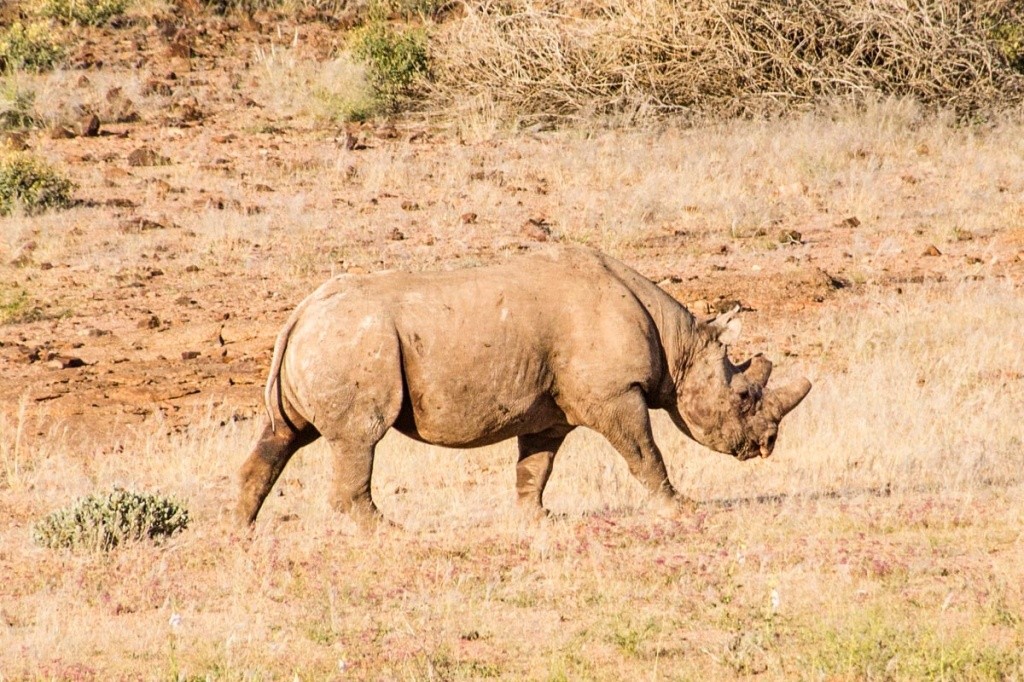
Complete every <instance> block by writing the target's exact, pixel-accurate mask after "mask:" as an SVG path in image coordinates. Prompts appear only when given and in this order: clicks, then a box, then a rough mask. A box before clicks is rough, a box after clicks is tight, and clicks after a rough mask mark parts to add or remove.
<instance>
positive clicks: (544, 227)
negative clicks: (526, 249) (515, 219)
mask: <svg viewBox="0 0 1024 682" xmlns="http://www.w3.org/2000/svg"><path fill="white" fill-rule="evenodd" d="M519 234H521V235H522V236H524V237H526V238H527V239H532V240H534V241H538V242H546V241H547V240H548V239H549V238H550V237H551V226H550V225H548V222H547V221H546V220H545V219H544V218H530V219H529V220H527V221H526V222H525V223H523V226H522V227H520V228H519Z"/></svg>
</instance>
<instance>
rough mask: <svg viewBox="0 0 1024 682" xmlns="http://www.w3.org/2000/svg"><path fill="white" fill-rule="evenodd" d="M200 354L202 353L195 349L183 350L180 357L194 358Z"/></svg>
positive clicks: (185, 358)
mask: <svg viewBox="0 0 1024 682" xmlns="http://www.w3.org/2000/svg"><path fill="white" fill-rule="evenodd" d="M200 355H202V353H200V352H199V351H197V350H185V351H182V352H181V359H182V360H195V359H196V358H198V357H199V356H200Z"/></svg>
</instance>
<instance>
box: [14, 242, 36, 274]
mask: <svg viewBox="0 0 1024 682" xmlns="http://www.w3.org/2000/svg"><path fill="white" fill-rule="evenodd" d="M35 250H36V243H35V242H25V243H24V244H22V245H21V246H19V247H18V250H17V251H15V252H14V257H13V258H11V260H10V265H13V266H14V267H16V268H23V267H25V266H26V265H28V264H29V263H31V262H32V252H33V251H35Z"/></svg>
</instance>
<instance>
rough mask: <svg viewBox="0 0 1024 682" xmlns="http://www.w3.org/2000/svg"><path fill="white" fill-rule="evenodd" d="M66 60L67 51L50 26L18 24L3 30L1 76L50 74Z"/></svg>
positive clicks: (15, 23)
mask: <svg viewBox="0 0 1024 682" xmlns="http://www.w3.org/2000/svg"><path fill="white" fill-rule="evenodd" d="M63 58H64V47H63V46H62V45H61V43H60V42H59V40H58V38H57V36H55V35H54V31H53V28H52V27H51V26H50V24H49V23H48V22H34V23H31V24H28V25H25V24H23V23H21V22H20V21H16V22H14V23H13V24H11V25H10V26H8V27H7V28H5V29H3V30H0V72H9V71H14V70H16V69H29V70H32V71H46V70H48V69H52V68H53V67H54V66H56V65H57V64H58V63H59V62H60V61H61V60H62V59H63Z"/></svg>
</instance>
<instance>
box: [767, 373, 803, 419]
mask: <svg viewBox="0 0 1024 682" xmlns="http://www.w3.org/2000/svg"><path fill="white" fill-rule="evenodd" d="M810 390H811V382H810V381H808V380H807V379H800V380H799V381H794V382H793V383H791V384H789V385H788V386H785V387H783V388H780V389H778V390H776V391H772V393H771V403H770V409H771V415H772V417H774V418H775V420H776V421H778V420H781V419H782V418H783V417H785V416H786V415H787V414H789V413H790V412H791V411H792V410H793V408H794V407H796V406H797V405H799V404H800V401H801V400H803V399H804V398H805V397H806V396H807V393H808V392H809V391H810Z"/></svg>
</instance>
